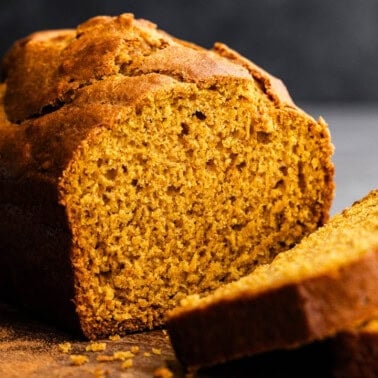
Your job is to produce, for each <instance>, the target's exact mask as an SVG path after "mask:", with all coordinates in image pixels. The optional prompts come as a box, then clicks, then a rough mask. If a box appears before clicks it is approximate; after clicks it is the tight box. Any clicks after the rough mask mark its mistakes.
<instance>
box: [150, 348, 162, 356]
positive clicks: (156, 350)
mask: <svg viewBox="0 0 378 378" xmlns="http://www.w3.org/2000/svg"><path fill="white" fill-rule="evenodd" d="M151 352H152V353H153V354H156V355H157V356H160V355H161V349H159V348H152V349H151Z"/></svg>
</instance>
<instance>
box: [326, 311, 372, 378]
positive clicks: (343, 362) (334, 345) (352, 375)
mask: <svg viewBox="0 0 378 378" xmlns="http://www.w3.org/2000/svg"><path fill="white" fill-rule="evenodd" d="M326 350H327V352H328V353H329V356H328V357H327V358H328V359H329V360H330V361H331V371H332V376H333V377H335V378H343V377H348V378H360V377H366V378H374V377H378V319H376V318H375V319H372V320H370V321H368V322H367V323H366V324H363V325H362V326H359V327H355V328H352V329H349V330H346V331H344V332H341V333H340V334H338V335H336V337H335V338H333V339H331V340H328V341H327V349H326Z"/></svg>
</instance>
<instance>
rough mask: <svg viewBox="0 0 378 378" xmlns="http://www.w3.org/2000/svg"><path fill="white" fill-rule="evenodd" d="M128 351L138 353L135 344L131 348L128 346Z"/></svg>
mask: <svg viewBox="0 0 378 378" xmlns="http://www.w3.org/2000/svg"><path fill="white" fill-rule="evenodd" d="M130 351H131V353H134V354H136V353H139V347H138V346H137V345H133V346H132V347H131V348H130Z"/></svg>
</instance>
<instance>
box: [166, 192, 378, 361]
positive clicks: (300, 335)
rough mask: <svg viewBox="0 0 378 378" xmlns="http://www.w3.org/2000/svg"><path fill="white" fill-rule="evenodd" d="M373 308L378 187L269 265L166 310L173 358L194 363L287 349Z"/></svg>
mask: <svg viewBox="0 0 378 378" xmlns="http://www.w3.org/2000/svg"><path fill="white" fill-rule="evenodd" d="M377 313H378V190H376V191H373V192H371V193H369V194H368V195H367V196H366V197H365V198H363V199H362V200H361V201H359V202H357V203H355V204H354V205H353V206H352V207H350V208H348V209H346V210H345V211H344V212H342V213H341V214H339V215H336V216H334V217H333V218H332V219H331V220H330V221H329V222H328V223H327V224H326V225H325V226H323V227H321V228H319V229H318V230H317V231H315V232H314V233H312V234H311V235H310V236H308V237H306V238H304V239H303V240H302V241H301V242H300V243H299V244H297V245H296V246H295V247H294V248H292V249H291V250H289V251H287V252H285V253H281V254H280V255H278V256H277V257H276V258H275V259H274V260H273V262H272V263H271V264H265V265H261V266H259V267H257V268H256V269H255V270H254V271H253V272H252V273H251V274H249V275H248V276H246V277H244V278H241V279H240V280H238V281H236V282H232V283H229V284H226V285H223V286H222V287H220V288H218V289H217V290H215V292H214V293H212V294H210V295H208V296H207V297H204V298H199V297H198V296H189V297H188V298H186V299H185V300H183V301H182V305H181V306H180V307H177V308H176V309H174V310H172V311H170V313H169V316H168V330H169V334H170V337H171V340H172V344H173V347H174V349H175V351H176V354H177V357H178V358H179V359H180V360H181V361H182V362H183V363H184V364H185V365H187V366H190V367H192V368H198V367H202V366H207V365H214V364H216V363H221V362H225V361H228V360H232V359H236V358H241V357H243V356H248V355H257V354H259V353H262V352H268V351H273V350H278V349H289V348H294V347H297V346H300V345H303V344H307V343H309V342H311V341H314V340H320V339H324V338H326V337H330V336H333V335H335V334H337V333H340V332H342V331H344V330H348V329H351V328H353V327H354V326H356V325H358V324H360V323H361V322H363V321H367V320H368V319H371V318H372V317H373V316H375V315H376V314H377Z"/></svg>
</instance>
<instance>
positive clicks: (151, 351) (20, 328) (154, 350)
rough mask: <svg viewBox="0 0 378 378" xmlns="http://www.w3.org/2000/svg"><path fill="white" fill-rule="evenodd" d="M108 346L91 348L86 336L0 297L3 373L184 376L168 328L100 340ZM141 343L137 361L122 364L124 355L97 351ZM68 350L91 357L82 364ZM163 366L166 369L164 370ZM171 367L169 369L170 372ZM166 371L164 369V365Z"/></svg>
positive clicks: (0, 363) (0, 373)
mask: <svg viewBox="0 0 378 378" xmlns="http://www.w3.org/2000/svg"><path fill="white" fill-rule="evenodd" d="M65 342H69V343H71V345H72V350H71V352H70V353H69V354H67V353H63V352H62V351H61V350H60V348H59V344H62V343H65ZM101 342H105V343H106V349H105V350H104V351H100V352H87V351H85V349H86V347H87V346H88V345H89V344H90V343H89V342H88V341H84V340H79V339H74V338H73V337H72V335H69V334H67V333H64V332H62V331H59V330H57V329H55V328H53V327H51V326H49V325H46V324H43V323H40V322H38V321H36V320H33V319H31V318H29V317H27V316H26V315H24V314H22V313H21V312H20V311H18V310H17V309H15V308H13V307H11V306H9V305H7V304H4V303H0V377H1V378H8V377H9V378H11V377H17V378H18V377H20V378H21V377H22V378H23V377H38V378H45V377H46V378H47V377H48V378H53V377H59V378H61V377H72V378H76V377H80V378H86V377H92V378H93V377H96V378H100V377H101V378H102V377H141V378H142V377H153V376H154V374H155V376H156V374H157V373H158V372H159V370H157V369H159V368H167V369H169V370H170V371H171V372H172V373H173V376H174V377H184V376H185V374H184V373H183V369H182V367H181V366H180V364H179V363H178V361H177V360H176V358H175V356H174V352H173V349H172V347H171V344H170V342H169V338H168V336H167V334H166V332H165V331H163V330H157V331H152V332H145V333H139V334H133V335H129V336H126V337H123V338H121V339H120V340H115V341H112V340H101ZM132 346H138V347H139V352H138V353H136V354H135V357H133V358H132V362H133V366H131V367H129V368H122V361H120V360H116V361H111V362H98V361H97V360H96V358H97V356H98V355H112V354H113V353H114V352H115V351H129V350H130V348H131V347H132ZM70 354H83V355H86V356H87V357H88V359H89V361H88V362H87V363H85V364H84V365H81V366H74V365H72V363H71V362H70ZM160 371H162V370H160ZM166 371H167V370H165V372H166ZM163 372H164V370H163Z"/></svg>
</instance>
